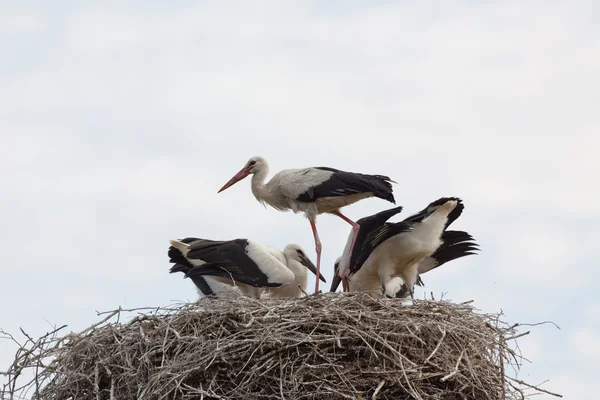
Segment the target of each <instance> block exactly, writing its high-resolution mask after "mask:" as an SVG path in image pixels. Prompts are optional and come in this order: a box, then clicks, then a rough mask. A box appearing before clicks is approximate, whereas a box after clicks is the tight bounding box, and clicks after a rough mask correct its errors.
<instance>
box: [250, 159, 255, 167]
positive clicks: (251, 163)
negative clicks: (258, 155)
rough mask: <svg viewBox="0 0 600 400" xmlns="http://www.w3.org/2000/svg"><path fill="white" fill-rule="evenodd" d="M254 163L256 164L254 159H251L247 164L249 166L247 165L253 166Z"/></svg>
mask: <svg viewBox="0 0 600 400" xmlns="http://www.w3.org/2000/svg"><path fill="white" fill-rule="evenodd" d="M254 164H256V160H252V161H250V163H248V166H249V167H251V166H253V165H254Z"/></svg>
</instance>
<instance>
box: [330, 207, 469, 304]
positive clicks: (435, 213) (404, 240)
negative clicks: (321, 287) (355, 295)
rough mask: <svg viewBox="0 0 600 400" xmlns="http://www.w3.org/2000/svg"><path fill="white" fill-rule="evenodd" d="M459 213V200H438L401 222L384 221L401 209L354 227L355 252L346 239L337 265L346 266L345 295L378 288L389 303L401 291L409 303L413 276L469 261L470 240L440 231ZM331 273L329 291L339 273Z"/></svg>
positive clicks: (413, 280)
mask: <svg viewBox="0 0 600 400" xmlns="http://www.w3.org/2000/svg"><path fill="white" fill-rule="evenodd" d="M463 209H464V205H463V204H462V200H460V199H458V198H456V197H450V198H448V197H443V198H440V199H438V200H436V201H434V202H432V203H430V204H429V205H428V206H427V207H426V208H425V209H423V210H422V211H420V212H418V213H416V214H414V215H411V216H410V217H408V218H406V219H405V220H403V221H401V222H396V223H388V222H386V221H387V220H388V219H389V218H391V217H392V216H394V215H396V214H398V213H399V212H400V211H401V210H402V207H396V208H392V209H390V210H385V211H382V212H380V213H377V214H375V215H372V216H369V217H365V218H362V219H360V220H359V221H357V223H358V224H359V225H360V226H361V230H360V232H361V235H360V236H359V238H358V239H357V242H356V246H355V247H354V248H353V249H352V246H350V242H351V236H352V234H350V236H349V238H348V242H347V244H346V248H345V249H344V253H343V255H342V257H340V258H339V259H338V261H339V262H341V263H344V262H347V263H348V264H349V265H350V274H351V276H352V277H351V281H352V285H351V286H352V287H351V290H353V291H354V290H361V291H363V290H364V291H372V290H376V289H374V288H375V287H376V286H375V285H376V284H377V283H379V284H380V286H379V287H380V288H381V285H382V286H383V288H384V293H385V295H386V296H388V297H393V296H395V295H396V293H398V292H399V291H400V289H401V287H402V285H405V286H406V288H407V289H408V291H409V292H410V294H411V297H413V296H414V285H415V284H416V283H417V282H418V279H419V277H418V275H419V273H425V272H427V271H428V270H431V269H433V268H435V267H436V266H439V265H442V264H443V263H445V262H448V261H450V260H451V259H456V258H459V257H463V256H465V255H469V254H471V253H470V252H471V251H473V250H474V249H475V247H474V246H476V244H475V243H473V242H470V240H472V237H471V236H470V235H469V234H467V233H466V232H462V231H446V229H447V228H448V226H449V225H450V224H451V223H452V222H454V221H455V220H456V219H457V218H458V217H459V216H460V215H461V213H462V211H463ZM461 243H462V244H461ZM444 244H445V245H444ZM454 246H458V247H454ZM438 251H439V252H438ZM436 252H437V253H436ZM336 268H337V269H338V272H336V273H335V275H334V279H333V282H332V288H331V289H332V291H335V289H336V288H337V286H338V285H339V282H340V280H341V276H340V275H341V274H340V273H339V267H336Z"/></svg>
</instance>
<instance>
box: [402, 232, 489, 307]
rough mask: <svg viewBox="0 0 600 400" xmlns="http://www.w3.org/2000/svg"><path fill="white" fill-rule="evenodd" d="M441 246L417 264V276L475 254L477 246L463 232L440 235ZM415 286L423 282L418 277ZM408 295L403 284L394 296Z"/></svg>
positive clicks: (421, 284) (468, 235)
mask: <svg viewBox="0 0 600 400" xmlns="http://www.w3.org/2000/svg"><path fill="white" fill-rule="evenodd" d="M442 241H443V243H442V245H441V246H440V247H439V248H438V249H437V250H436V251H435V253H433V254H432V255H431V256H429V257H425V258H424V259H423V260H421V261H420V262H419V267H418V268H419V275H420V274H424V273H426V272H428V271H431V270H432V269H434V268H437V267H439V266H441V265H444V264H445V263H447V262H448V261H452V260H456V259H457V258H461V257H465V256H470V255H474V254H477V253H476V251H478V250H479V245H478V244H477V243H476V242H475V239H474V238H473V236H471V235H470V234H468V233H467V232H464V231H445V232H444V233H443V234H442ZM416 284H417V285H419V286H423V284H424V283H423V280H422V279H421V277H420V276H419V277H418V278H417V283H416ZM407 295H408V287H407V286H406V284H403V285H402V287H401V288H400V291H398V293H397V294H396V297H397V298H404V297H406V296H407Z"/></svg>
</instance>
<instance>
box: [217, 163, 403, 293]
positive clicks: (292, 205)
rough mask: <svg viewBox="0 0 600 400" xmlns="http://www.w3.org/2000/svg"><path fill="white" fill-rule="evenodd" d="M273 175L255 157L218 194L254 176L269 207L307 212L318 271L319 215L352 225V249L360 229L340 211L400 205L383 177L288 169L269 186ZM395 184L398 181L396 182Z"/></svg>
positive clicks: (254, 188)
mask: <svg viewBox="0 0 600 400" xmlns="http://www.w3.org/2000/svg"><path fill="white" fill-rule="evenodd" d="M268 173H269V164H268V163H267V161H266V160H265V159H264V158H262V157H252V158H251V159H249V160H248V162H246V164H245V165H244V167H243V168H242V169H241V170H240V171H239V172H238V173H237V174H235V175H234V176H233V177H232V178H231V179H230V180H229V181H228V182H227V183H226V184H225V185H223V187H222V188H221V189H220V190H219V191H218V193H220V192H222V191H223V190H225V189H227V188H228V187H230V186H233V185H234V184H235V183H237V182H239V181H241V180H242V179H244V178H245V177H247V176H248V175H253V176H252V185H251V187H252V194H254V197H256V199H257V200H258V201H259V202H261V203H262V204H268V205H270V206H271V207H273V208H275V209H276V210H279V211H289V210H291V211H293V212H294V213H299V212H304V215H305V216H306V217H307V218H308V220H309V221H310V226H311V228H312V232H313V236H314V239H315V249H316V252H317V272H318V273H320V271H321V249H322V246H321V241H320V239H319V234H318V232H317V225H316V219H317V215H319V214H323V213H328V214H334V215H337V216H338V217H340V218H341V219H343V220H344V221H346V222H347V223H349V224H350V225H352V232H353V239H352V242H351V245H350V248H351V249H352V248H353V246H354V242H355V241H356V237H357V236H358V233H359V230H360V226H359V225H358V224H357V223H356V222H354V221H352V220H351V219H350V218H348V217H346V216H345V215H343V214H342V213H341V212H340V209H341V208H342V207H344V206H347V205H350V204H353V203H356V202H357V201H360V200H363V199H366V198H368V197H378V198H380V199H384V200H387V201H389V202H391V203H394V204H395V203H396V201H395V199H394V195H393V193H392V191H393V190H392V185H391V183H390V182H393V181H392V180H391V179H390V178H389V177H387V176H383V175H366V174H359V173H354V172H345V171H340V170H337V169H334V168H328V167H313V168H303V169H285V170H283V171H280V172H278V173H277V174H275V175H274V176H273V177H272V178H271V180H270V181H269V182H267V183H265V179H266V178H267V175H268ZM394 183H395V182H394ZM348 267H349V264H346V266H345V268H344V270H343V272H342V281H343V283H344V286H346V277H347V275H348ZM318 291H319V280H318V279H317V280H316V283H315V293H317V292H318Z"/></svg>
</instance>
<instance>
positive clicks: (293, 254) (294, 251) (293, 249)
mask: <svg viewBox="0 0 600 400" xmlns="http://www.w3.org/2000/svg"><path fill="white" fill-rule="evenodd" d="M283 254H285V256H286V257H287V258H289V259H292V260H296V261H298V262H299V263H300V264H302V265H304V266H305V267H306V268H307V269H308V270H309V271H310V272H312V273H313V274H315V275H317V267H315V265H314V264H313V263H312V261H310V258H308V256H307V255H306V253H305V252H304V249H303V248H302V247H300V246H298V245H297V244H288V245H287V246H285V249H283ZM318 277H319V279H320V280H322V281H323V282H325V283H327V281H326V280H325V278H324V277H323V275H321V274H319V275H318Z"/></svg>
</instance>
